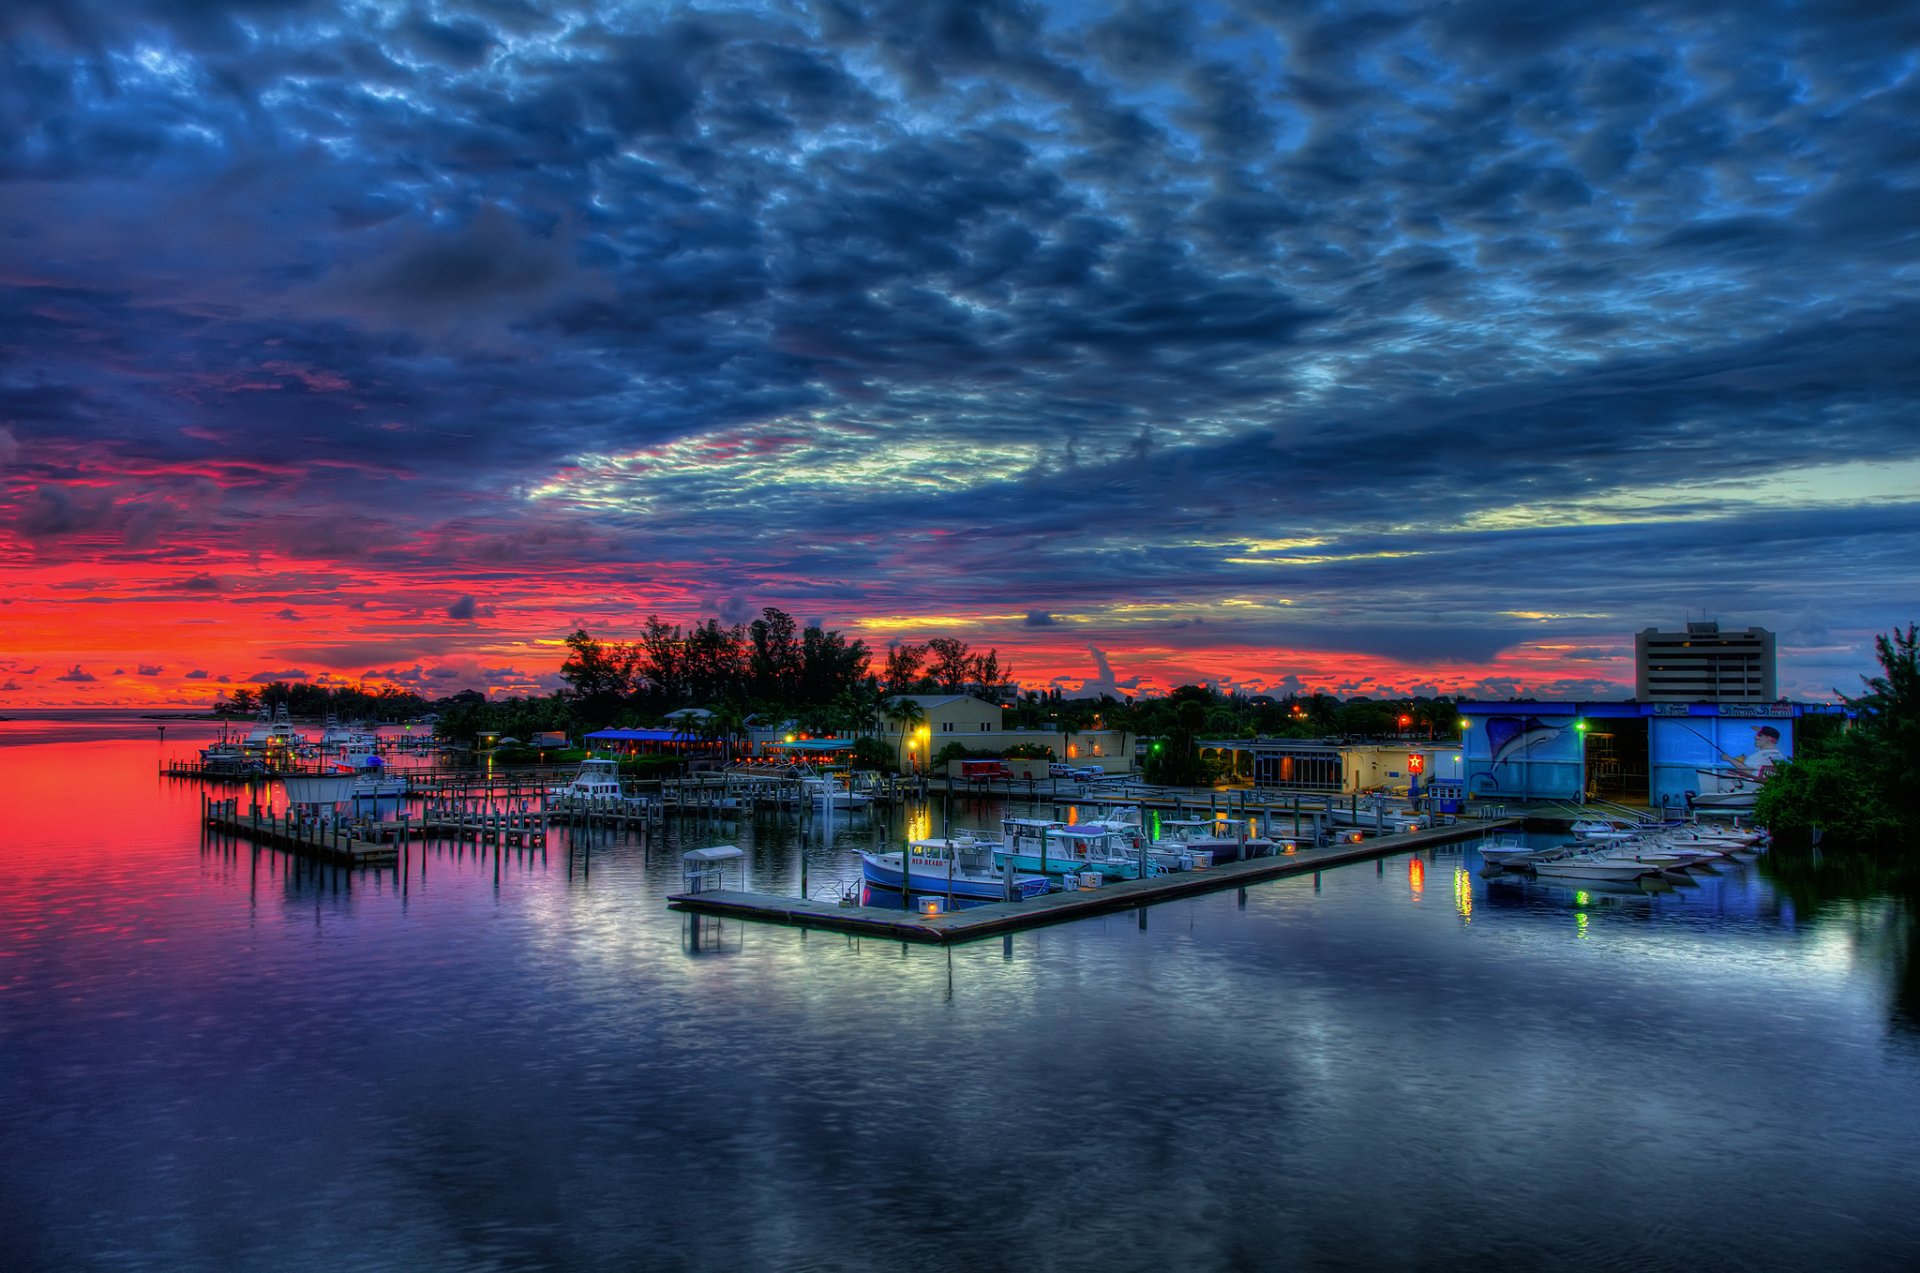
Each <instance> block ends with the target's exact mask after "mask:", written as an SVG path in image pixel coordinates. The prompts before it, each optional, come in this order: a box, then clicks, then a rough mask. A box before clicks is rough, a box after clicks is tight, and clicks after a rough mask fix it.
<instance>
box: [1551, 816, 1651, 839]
mask: <svg viewBox="0 0 1920 1273" xmlns="http://www.w3.org/2000/svg"><path fill="white" fill-rule="evenodd" d="M1644 829H1645V828H1643V827H1630V826H1626V825H1624V824H1623V823H1619V822H1615V821H1614V820H1613V819H1611V818H1581V819H1580V820H1579V821H1577V822H1575V823H1574V824H1573V826H1572V827H1571V828H1570V830H1571V831H1572V832H1573V837H1574V838H1575V839H1576V840H1625V839H1628V838H1630V837H1632V836H1636V835H1639V834H1640V833H1641V831H1643V830H1644Z"/></svg>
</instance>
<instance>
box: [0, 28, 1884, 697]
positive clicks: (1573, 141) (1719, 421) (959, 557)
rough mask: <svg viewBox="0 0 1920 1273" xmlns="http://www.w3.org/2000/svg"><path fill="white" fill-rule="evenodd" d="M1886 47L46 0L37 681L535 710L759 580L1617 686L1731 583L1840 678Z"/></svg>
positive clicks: (1806, 685)
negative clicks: (369, 683)
mask: <svg viewBox="0 0 1920 1273" xmlns="http://www.w3.org/2000/svg"><path fill="white" fill-rule="evenodd" d="M1917 44H1920V9H1915V8H1914V7H1913V6H1911V5H1905V6H1903V5H1874V4H1867V3H1857V4H1833V3H1812V2H1809V3H1805V4H1799V3H1789V2H1787V0H1756V2H1755V3H1752V4H1745V5H1737V6H1728V5H1724V4H1708V3H1704V2H1692V0H1686V2H1682V0H1674V2H1672V3H1659V2H1657V0H1656V2H1655V3H1651V4H1645V5H1634V6H1606V5H1592V4H1574V3H1566V4H1559V3H1554V2H1553V0H1526V2H1525V3H1522V2H1521V0H1459V2H1456V3H1452V4H1446V5H1411V4H1397V3H1393V2H1391V0H1382V2H1381V3H1378V4H1369V3H1342V2H1338V0H1326V2H1323V3H1318V4H1316V3H1312V2H1310V0H1301V2H1300V3H1285V4H1282V3H1275V2H1271V0H1238V2H1236V3H1227V4H1219V5H1214V6H1190V5H1184V4H1160V3H1153V2H1150V0H1134V2H1131V3H1122V4H1118V5H1112V6H1091V7H1083V6H1076V5H1065V4H1027V3H1003V2H1001V0H966V2H963V3H939V2H937V0H910V2H909V0H898V2H893V3H865V2H862V0H818V2H817V3H800V2H797V0H796V2H794V3H771V4H765V5H759V6H754V5H738V6H725V7H722V6H692V5H672V4H651V3H649V4H624V5H623V4H607V5H600V6H593V5H581V4H564V3H547V2H545V0H467V2H463V3H455V2H449V3H442V4H429V3H417V4H405V3H352V2H349V0H229V2H227V3H218V2H216V0H193V2H191V3H189V2H188V0H125V2H123V0H114V2H112V3H109V2H108V0H93V2H91V3H89V2H87V0H58V2H56V0H24V3H23V2H20V0H16V3H14V4H11V5H8V6H6V7H5V9H4V11H0V192H3V194H0V235H3V236H4V241H5V243H6V244H7V251H6V253H5V255H4V257H0V350H3V351H4V356H0V568H3V569H4V570H5V571H6V574H7V588H6V592H7V594H8V595H7V601H8V602H9V604H7V605H5V606H0V641H4V645H5V649H6V652H7V653H8V654H9V655H11V656H15V657H17V659H18V660H19V661H20V662H22V663H26V664H32V665H34V670H33V671H32V672H28V671H27V670H26V669H25V668H24V667H19V666H15V665H14V663H13V662H11V661H9V662H8V663H6V664H5V665H4V667H0V671H4V673H5V675H6V677H7V683H8V684H9V685H12V686H17V687H18V688H17V689H16V690H11V691H9V699H8V700H7V701H14V702H26V701H50V702H51V701H106V700H108V699H110V698H113V697H124V698H145V699H153V698H155V697H168V696H172V697H177V698H196V697H197V698H204V697H205V695H206V694H207V693H208V692H209V691H210V690H211V689H212V688H213V686H214V685H217V684H219V683H221V682H222V681H226V682H230V683H245V682H250V681H258V680H260V679H262V678H271V677H274V676H285V675H291V674H293V673H295V672H299V673H301V674H303V675H312V676H321V675H328V676H340V677H349V678H351V677H358V676H362V675H368V674H372V675H376V676H379V677H386V678H391V679H394V680H396V681H399V682H400V683H403V684H408V685H413V686H417V687H420V688H422V689H423V690H427V691H430V692H445V691H446V690H447V689H451V688H458V687H460V686H462V685H474V686H483V687H486V688H490V689H495V690H500V691H506V692H526V691H530V690H537V689H540V688H542V687H544V686H549V685H551V684H552V683H553V674H554V671H555V669H556V668H557V666H558V663H559V658H560V653H559V646H558V642H559V640H560V638H561V637H563V636H564V635H565V633H566V632H567V631H569V630H570V629H571V628H572V627H574V626H575V625H578V624H584V625H586V626H588V627H589V628H591V629H592V630H594V631H595V632H596V633H599V634H602V635H608V636H621V635H626V634H629V633H631V632H632V631H633V630H634V629H635V628H636V627H637V625H638V622H639V621H640V619H641V618H642V617H643V616H644V615H646V614H647V613H649V612H657V613H659V614H661V615H663V616H666V617H669V618H672V619H675V620H679V621H683V622H685V621H692V620H694V619H697V618H700V617H704V616H707V615H717V616H719V617H721V618H722V619H724V620H727V621H730V622H731V621H737V620H739V619H740V618H743V617H746V616H749V615H751V614H753V613H755V612H756V611H757V609H758V608H759V607H760V606H762V605H777V606H780V607H782V608H784V609H787V610H789V611H790V612H792V613H794V614H795V615H797V616H800V617H802V618H803V619H806V620H808V621H818V622H824V623H827V624H829V625H832V626H838V627H841V628H844V629H848V630H850V631H853V632H856V633H857V634H859V635H862V636H864V637H865V638H866V639H867V640H868V642H869V644H870V645H873V646H875V647H876V648H879V647H884V645H885V644H886V643H887V642H888V641H891V640H895V639H924V638H925V637H926V636H929V635H940V634H947V635H954V636H959V637H962V638H964V639H966V640H968V641H971V642H973V643H975V644H977V645H981V646H998V647H999V648H1000V650H1001V651H1002V654H1003V657H1007V658H1010V661H1011V662H1012V663H1013V664H1014V667H1015V670H1016V674H1017V675H1018V676H1020V678H1021V679H1022V680H1024V681H1026V682H1027V683H1028V684H1031V685H1042V684H1046V683H1048V682H1050V681H1051V682H1054V683H1059V684H1062V685H1064V686H1066V687H1068V688H1069V689H1077V688H1079V687H1080V686H1082V685H1083V684H1085V685H1087V686H1088V687H1090V688H1094V689H1109V690H1116V691H1129V690H1133V689H1140V688H1145V689H1153V688H1165V687H1167V686H1169V685H1172V684H1177V683H1179V682H1181V681H1190V680H1209V681H1212V682H1214V683H1217V684H1221V685H1225V686H1237V687H1241V688H1248V689H1260V688H1268V689H1280V690H1283V691H1284V690H1285V689H1288V688H1294V687H1316V686H1320V687H1327V688H1331V689H1335V690H1337V691H1340V692H1346V693H1355V692H1366V691H1368V690H1378V689H1419V688H1442V689H1453V690H1462V691H1465V692H1479V693H1489V694H1508V693H1514V692H1522V691H1525V692H1534V693H1539V694H1542V695H1548V694H1555V693H1588V692H1603V693H1619V692H1621V690H1620V687H1621V686H1622V685H1623V684H1626V683H1630V681H1631V668H1630V662H1629V660H1630V653H1631V647H1632V642H1631V634H1632V633H1633V632H1634V631H1635V630H1637V629H1638V628H1641V627H1645V626H1648V625H1654V624H1658V625H1661V626H1671V625H1673V624H1675V623H1677V622H1679V621H1681V620H1684V619H1686V618H1688V617H1694V618H1698V617H1701V616H1702V615H1707V616H1713V617H1719V618H1721V619H1722V620H1723V621H1726V622H1729V623H1732V624H1735V625H1736V626H1744V625H1746V624H1748V623H1756V624H1761V625H1764V626H1768V627H1772V628H1775V629H1776V630H1778V631H1779V632H1780V634H1781V638H1782V647H1783V673H1782V679H1783V687H1784V688H1786V689H1788V690H1789V691H1790V692H1793V693H1796V694H1801V695H1815V694H1824V693H1825V692H1826V690H1827V689H1828V688H1829V687H1831V686H1834V685H1839V686H1841V687H1842V688H1848V687H1851V686H1852V685H1854V684H1856V683H1857V682H1856V679H1855V678H1856V674H1857V673H1858V672H1859V671H1861V670H1863V669H1865V668H1866V667H1867V666H1868V665H1869V664H1870V662H1871V659H1870V656H1869V654H1868V649H1869V641H1870V636H1871V634H1872V633H1873V632H1875V631H1882V630H1885V629H1886V628H1888V627H1890V626H1892V625H1893V624H1895V623H1903V622H1905V621H1908V620H1910V619H1914V618H1917V617H1920V588H1917V587H1916V586H1915V585H1916V578H1917V577H1920V571H1917V570H1916V565H1915V563H1916V562H1917V561H1920V428H1916V427H1915V423H1914V407H1915V403H1916V399H1917V398H1920V357H1917V356H1916V353H1915V350H1916V333H1920V146H1917V145H1916V143H1915V140H1914V139H1915V137H1916V133H1915V130H1914V127H1913V120H1915V119H1916V118H1920V72H1916V63H1915V59H1914V57H1913V55H1912V54H1913V49H1914V48H1915V47H1916V45H1917ZM88 666H98V667H100V668H102V669H105V668H111V667H114V666H120V667H122V668H123V669H126V668H132V669H134V670H135V674H134V675H132V676H125V677H121V676H119V675H116V676H114V677H110V678H107V679H105V680H100V679H99V678H98V677H96V676H95V675H94V674H93V673H89V672H85V671H84V670H83V669H85V668H86V667H88ZM63 671H64V674H63ZM190 681H208V682H209V684H208V685H205V686H195V685H189V684H188V683H187V682H190ZM58 682H65V684H59V683H58Z"/></svg>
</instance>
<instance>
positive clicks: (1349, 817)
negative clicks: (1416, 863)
mask: <svg viewBox="0 0 1920 1273" xmlns="http://www.w3.org/2000/svg"><path fill="white" fill-rule="evenodd" d="M1326 818H1327V822H1328V824H1329V825H1331V826H1335V827H1357V828H1358V829H1360V830H1362V831H1373V832H1375V833H1377V834H1381V835H1394V834H1397V833H1401V832H1406V831H1423V830H1425V829H1426V828H1428V827H1431V826H1432V825H1433V816H1432V815H1431V814H1426V813H1421V812H1420V811H1419V810H1418V809H1415V808H1413V807H1412V806H1410V805H1406V804H1402V803H1400V802H1399V801H1398V800H1397V799H1395V798H1394V797H1392V796H1389V795H1387V794H1386V793H1385V792H1375V793H1373V794H1372V795H1370V796H1366V797H1364V798H1361V799H1358V800H1355V801H1353V802H1350V803H1348V804H1344V805H1343V804H1341V803H1340V802H1339V801H1337V800H1333V801H1329V802H1328V804H1327V810H1326Z"/></svg>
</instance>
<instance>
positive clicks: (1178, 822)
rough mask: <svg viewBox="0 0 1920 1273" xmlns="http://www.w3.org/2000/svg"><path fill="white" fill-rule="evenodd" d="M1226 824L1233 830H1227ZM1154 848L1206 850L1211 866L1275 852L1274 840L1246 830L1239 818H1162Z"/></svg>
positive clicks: (1183, 850) (1184, 850)
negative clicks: (1229, 820)
mask: <svg viewBox="0 0 1920 1273" xmlns="http://www.w3.org/2000/svg"><path fill="white" fill-rule="evenodd" d="M1226 826H1232V827H1233V828H1234V829H1233V830H1232V831H1231V832H1228V831H1227V830H1226V829H1225V827H1226ZM1153 847H1154V849H1155V850H1156V851H1161V850H1164V851H1166V852H1169V853H1183V852H1184V853H1205V854H1206V855H1207V864H1208V865H1211V864H1213V863H1215V862H1235V861H1238V860H1239V859H1240V858H1242V857H1250V858H1251V857H1262V856H1264V855H1266V854H1268V853H1271V852H1273V841H1272V840H1271V839H1269V838H1268V837H1266V836H1264V835H1254V834H1252V833H1251V832H1248V831H1244V830H1243V829H1242V824H1241V823H1239V822H1238V821H1237V820H1236V821H1234V822H1231V823H1225V824H1223V823H1222V822H1219V821H1216V820H1214V819H1212V818H1162V819H1160V837H1159V838H1158V839H1157V840H1155V841H1154V842H1153Z"/></svg>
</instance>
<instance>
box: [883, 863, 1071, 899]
mask: <svg viewBox="0 0 1920 1273" xmlns="http://www.w3.org/2000/svg"><path fill="white" fill-rule="evenodd" d="M860 878H861V879H862V880H864V881H866V882H867V883H868V884H873V885H878V886H879V887H881V888H887V889H892V890H893V891H894V892H896V893H899V892H904V891H909V890H910V891H911V892H912V893H913V895H914V896H916V897H947V896H949V895H951V896H952V897H955V898H966V899H968V900H969V901H975V902H1000V901H1005V900H1006V896H1007V883H1006V880H1005V879H1004V878H1003V877H1001V876H999V875H991V876H983V875H975V874H970V873H962V872H958V871H956V872H955V873H954V874H953V876H952V877H951V878H949V877H948V875H947V873H946V871H945V869H944V868H936V867H935V866H934V864H932V863H928V864H927V868H926V869H925V870H924V871H923V870H918V869H915V870H912V871H910V872H908V873H907V875H906V876H903V875H902V872H901V870H900V855H899V854H897V853H894V854H874V853H862V854H861V855H860ZM903 886H904V887H903ZM1052 887H1053V884H1052V882H1051V881H1049V880H1048V879H1046V878H1045V877H1044V876H1040V875H1015V876H1014V879H1013V895H1014V896H1015V897H1016V898H1021V899H1025V898H1029V897H1038V896H1040V895H1041V894H1042V893H1046V892H1049V891H1050V890H1051V889H1052Z"/></svg>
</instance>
